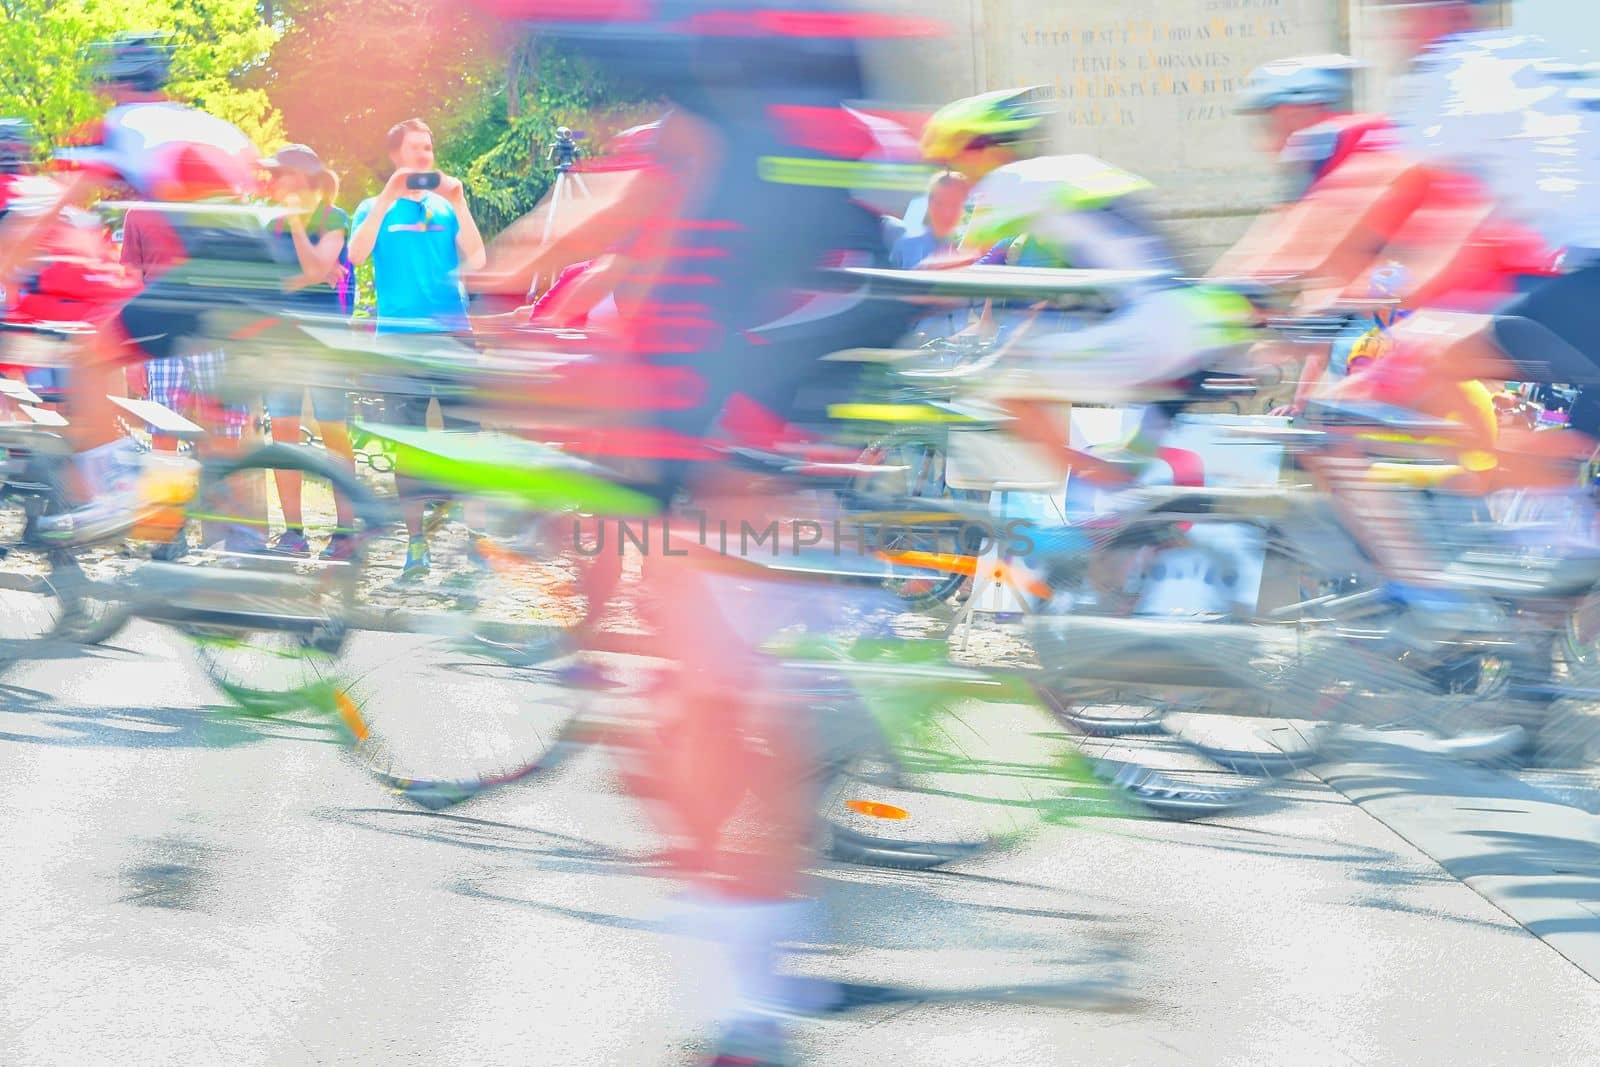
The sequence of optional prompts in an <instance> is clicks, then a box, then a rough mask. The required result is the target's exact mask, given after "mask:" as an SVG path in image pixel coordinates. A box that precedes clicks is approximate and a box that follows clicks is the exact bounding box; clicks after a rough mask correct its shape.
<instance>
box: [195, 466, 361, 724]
mask: <svg viewBox="0 0 1600 1067" xmlns="http://www.w3.org/2000/svg"><path fill="white" fill-rule="evenodd" d="M250 471H261V472H263V473H264V474H265V473H270V472H276V471H294V472H296V473H299V474H302V475H306V476H309V477H314V478H317V479H320V480H324V481H326V482H327V483H328V485H329V487H330V488H331V490H332V491H333V492H334V493H339V494H343V495H344V496H345V497H346V499H348V500H349V502H350V506H351V510H352V511H353V513H354V516H355V520H356V525H357V527H358V529H356V530H352V531H348V532H349V533H350V534H351V536H352V537H353V547H352V552H351V554H350V556H349V558H348V559H347V560H346V561H345V566H346V567H347V568H348V569H347V570H345V571H343V572H342V573H341V576H340V577H339V578H337V579H336V580H335V581H334V582H333V583H332V584H331V585H330V587H329V588H330V592H331V599H332V601H333V608H334V612H333V614H332V615H331V617H330V619H329V624H328V626H326V627H324V628H322V629H320V630H318V631H314V632H312V633H310V634H309V635H306V634H293V633H288V632H285V631H281V630H277V629H274V628H263V629H261V630H259V631H252V630H250V629H249V628H247V627H243V626H231V625H230V626H192V625H191V626H183V627H181V629H182V630H183V631H184V633H185V634H186V636H188V637H189V639H190V641H191V643H192V644H193V646H194V648H195V653H196V657H197V658H198V659H199V661H200V665H201V669H202V670H203V671H204V672H205V673H206V676H207V677H208V678H210V680H211V681H212V683H213V684H214V685H216V686H217V688H218V689H219V690H220V691H221V692H222V693H223V694H224V695H226V696H227V697H228V698H229V700H230V701H232V702H233V703H234V705H236V706H237V707H238V708H239V710H241V711H244V712H246V713H249V714H254V715H274V714H284V713H288V712H292V711H296V710H300V709H305V708H312V709H321V708H325V707H326V706H327V703H328V700H329V699H330V694H331V692H332V690H333V687H334V685H335V681H334V678H335V676H336V675H337V673H338V672H337V659H338V653H339V649H340V646H341V645H342V639H343V638H342V635H343V628H342V621H341V619H340V617H339V609H340V608H343V609H345V610H348V609H350V608H353V606H354V601H355V597H356V590H357V588H358V586H359V584H360V582H361V580H362V577H363V574H364V571H365V566H366V552H367V548H368V545H369V543H370V541H371V539H372V537H373V536H374V535H375V534H376V533H377V532H379V531H380V530H383V529H384V528H385V527H386V526H387V524H388V521H389V518H390V515H391V509H390V507H389V506H388V504H387V503H386V502H385V501H383V500H382V499H381V498H380V497H378V495H377V494H376V493H374V492H373V491H372V490H371V489H370V488H369V487H368V486H367V485H366V484H365V483H363V482H362V481H361V480H360V479H359V478H357V477H356V476H355V474H354V473H353V472H352V471H350V470H348V469H346V468H345V467H344V466H343V465H341V464H340V463H338V462H336V461H335V460H334V459H332V458H331V457H329V456H328V455H327V454H326V453H325V452H323V451H321V450H318V449H314V448H310V447H307V446H304V445H289V444H276V443H275V444H268V445H263V446H261V447H259V448H256V449H253V450H251V451H250V452H248V453H246V454H245V455H243V456H239V457H237V458H234V459H231V460H226V461H221V462H213V463H210V464H207V465H206V467H205V468H204V469H203V471H202V487H201V490H200V493H199V495H197V497H196V500H197V501H203V500H205V499H207V493H208V491H209V490H210V489H211V488H213V487H215V486H216V485H217V484H218V483H219V482H222V481H225V480H226V479H228V478H230V477H232V476H235V475H239V474H244V473H248V472H250ZM275 562H276V563H278V564H279V565H281V563H282V561H281V560H277V561H275Z"/></svg>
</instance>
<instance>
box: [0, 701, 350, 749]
mask: <svg viewBox="0 0 1600 1067" xmlns="http://www.w3.org/2000/svg"><path fill="white" fill-rule="evenodd" d="M7 714H11V715H26V716H29V719H28V721H29V722H33V723H37V724H38V725H39V726H41V727H43V728H44V730H43V731H42V732H40V733H23V732H19V731H14V730H0V741H15V742H19V743H21V744H29V745H47V746H53V747H67V748H71V747H78V746H84V747H89V746H112V747H117V748H234V747H237V746H240V745H248V744H252V743H255V742H258V741H268V740H280V741H316V742H319V743H329V744H331V743H337V738H336V737H334V736H327V737H321V738H319V737H316V736H308V733H309V734H311V735H315V734H318V733H326V734H330V735H331V734H332V732H333V731H332V727H330V726H328V725H326V724H323V723H318V722H314V721H306V720H300V719H288V718H276V717H274V718H264V717H260V716H253V715H245V714H243V713H241V712H239V711H238V709H236V708H233V707H231V706H210V707H187V708H184V707H144V708H63V707H59V706H46V705H45V704H44V703H35V704H33V705H31V706H29V707H26V708H20V709H19V708H3V709H0V715H7ZM56 731H66V734H65V735H63V734H61V733H57V732H56Z"/></svg>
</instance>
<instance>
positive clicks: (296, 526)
mask: <svg viewBox="0 0 1600 1067" xmlns="http://www.w3.org/2000/svg"><path fill="white" fill-rule="evenodd" d="M272 440H273V441H274V442H275V443H277V444H294V443H296V442H298V441H299V440H300V420H299V419H298V418H297V417H295V416H293V415H278V416H276V417H274V418H273V420H272ZM272 478H273V481H275V482H277V483H278V506H279V507H280V508H282V509H283V525H284V526H285V527H287V528H288V529H290V530H304V529H305V525H306V519H305V513H304V511H303V510H302V508H301V501H300V491H301V484H302V481H303V480H302V479H301V477H300V472H299V471H285V470H276V471H273V472H272Z"/></svg>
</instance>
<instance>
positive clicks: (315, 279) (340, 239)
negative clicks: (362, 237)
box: [283, 215, 345, 293]
mask: <svg viewBox="0 0 1600 1067" xmlns="http://www.w3.org/2000/svg"><path fill="white" fill-rule="evenodd" d="M344 233H345V232H344V230H342V229H340V230H326V231H324V232H323V233H322V234H321V236H319V237H318V238H317V239H316V240H315V241H312V240H311V235H310V234H309V233H307V232H306V223H305V219H303V218H301V217H300V216H299V215H290V216H289V236H290V237H292V238H293V239H294V254H295V258H296V259H298V260H299V261H300V273H299V274H297V275H295V276H294V277H292V278H290V279H289V280H288V281H286V282H284V283H283V288H284V289H285V290H286V291H287V292H291V293H294V292H298V291H300V290H301V289H306V288H309V287H310V286H313V285H319V284H321V283H322V282H324V281H326V280H327V279H328V276H329V275H331V274H332V273H333V270H334V267H335V266H337V265H338V263H339V252H340V251H341V250H342V249H343V248H344Z"/></svg>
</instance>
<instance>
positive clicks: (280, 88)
mask: <svg viewBox="0 0 1600 1067" xmlns="http://www.w3.org/2000/svg"><path fill="white" fill-rule="evenodd" d="M273 14H274V16H275V18H276V22H277V26H278V28H279V30H280V31H281V37H280V38H279V40H278V42H277V44H276V45H275V46H274V47H273V49H272V53H271V55H270V57H269V58H268V60H267V62H266V63H264V64H262V65H261V67H260V68H259V69H257V70H255V71H254V72H252V74H251V76H250V78H249V79H248V82H247V84H249V85H250V86H251V87H253V88H257V89H259V90H261V91H262V92H264V93H266V95H267V97H268V98H270V99H271V101H272V102H273V104H274V105H276V106H277V108H278V109H279V110H280V111H281V112H282V114H283V116H284V126H285V129H286V130H287V133H288V136H289V137H290V138H291V139H292V140H295V141H300V142H303V143H305V144H308V145H310V146H311V147H312V148H314V149H316V150H317V152H318V154H320V155H321V156H322V157H323V159H324V160H326V161H327V162H328V163H329V165H330V166H332V167H333V168H334V169H335V170H337V171H340V172H341V173H342V174H343V176H344V178H345V182H346V187H347V189H348V190H349V191H350V193H351V194H352V195H361V194H364V193H366V192H371V191H372V190H373V188H374V186H375V184H376V181H377V178H378V176H379V175H381V174H384V173H386V172H387V167H388V163H387V159H386V152H385V148H384V143H383V138H384V134H385V132H386V131H387V130H388V129H389V127H391V126H393V125H394V124H395V123H396V122H399V121H401V120H403V119H408V118H413V117H418V118H421V119H423V120H424V121H426V122H427V123H428V124H429V126H431V127H432V128H433V130H434V133H435V135H436V139H437V140H438V142H439V144H440V147H441V148H442V147H444V146H445V145H446V144H448V143H450V142H452V141H453V140H454V139H455V136H454V135H455V131H456V130H457V129H459V128H460V127H461V126H462V125H463V124H468V125H470V124H471V122H472V120H473V117H474V116H475V113H476V107H477V105H478V103H479V101H480V100H482V99H483V98H484V97H485V96H487V95H488V94H491V93H493V92H494V91H495V90H496V88H497V87H498V85H499V84H500V82H501V80H502V77H503V74H502V61H503V58H504V53H505V47H506V46H505V43H504V34H503V31H502V32H501V33H500V34H499V36H497V35H496V29H497V27H495V26H494V25H493V24H490V23H487V22H484V21H482V20H481V19H479V18H477V17H475V16H474V15H473V14H472V13H471V10H470V7H469V5H464V4H454V3H442V2H440V0H277V2H276V3H274V4H273ZM347 199H348V197H347Z"/></svg>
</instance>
